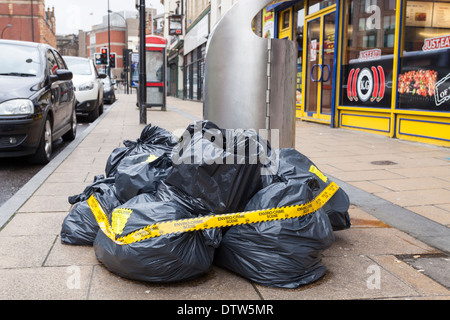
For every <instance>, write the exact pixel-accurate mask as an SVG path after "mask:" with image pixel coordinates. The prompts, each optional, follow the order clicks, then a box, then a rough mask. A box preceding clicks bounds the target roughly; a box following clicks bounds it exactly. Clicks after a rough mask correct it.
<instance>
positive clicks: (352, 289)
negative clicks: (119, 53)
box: [0, 94, 450, 300]
mask: <svg viewBox="0 0 450 320" xmlns="http://www.w3.org/2000/svg"><path fill="white" fill-rule="evenodd" d="M118 98H119V100H118V101H117V102H116V103H115V104H114V105H113V106H112V107H111V108H110V110H109V111H108V112H107V113H106V114H105V115H103V116H102V117H101V118H100V119H98V120H97V121H96V122H95V123H94V124H93V125H92V127H91V128H90V129H89V130H86V134H84V135H83V136H82V137H79V138H78V139H77V140H76V141H75V142H74V144H73V145H71V146H69V148H68V149H67V152H66V153H64V154H63V155H61V157H59V158H58V159H57V161H56V162H55V163H52V164H51V165H50V166H48V167H46V168H44V169H43V172H42V173H41V174H38V177H37V178H36V179H35V181H31V182H30V184H28V185H26V186H25V187H24V188H23V190H21V191H19V192H18V196H17V197H13V198H12V199H11V201H10V202H9V203H8V202H7V203H6V204H5V205H4V206H2V207H1V208H0V221H2V217H3V220H5V221H3V222H4V224H5V225H4V227H3V229H2V230H1V231H0V299H4V300H6V299H77V300H78V299H79V300H86V299H87V300H95V299H136V300H141V299H152V300H155V299H170V300H196V299H204V300H215V299H218V300H220V299H227V300H235V299H236V300H260V299H274V300H278V299H283V300H284V299H289V300H297V299H444V300H449V299H450V291H449V288H448V283H446V282H445V281H446V278H445V277H443V278H437V277H435V276H434V275H433V274H431V275H432V276H433V277H432V276H430V275H427V272H426V270H427V268H426V266H425V267H424V266H418V265H417V263H416V264H413V263H410V261H416V260H417V261H418V260H419V259H425V260H424V262H423V263H428V262H430V261H436V260H431V259H440V260H439V263H441V264H442V263H444V269H443V270H444V272H443V273H444V276H445V272H447V273H448V272H450V271H449V270H450V268H445V263H447V264H448V265H449V264H450V261H449V257H448V254H449V253H450V245H449V242H448V240H449V239H450V238H449V237H450V230H449V226H450V160H449V159H450V150H449V149H446V148H440V147H435V146H429V145H425V144H419V143H410V142H405V141H399V140H395V139H388V138H385V137H380V136H376V135H371V134H366V133H361V132H356V131H349V130H343V129H331V128H329V127H327V126H324V125H318V124H314V123H307V122H297V136H296V148H297V149H298V150H299V151H300V152H302V153H304V154H305V155H306V156H308V157H309V158H310V159H311V160H312V161H313V162H315V164H316V165H317V166H318V167H319V168H320V169H321V170H322V171H323V172H324V173H325V174H327V175H329V176H330V177H332V178H334V179H335V181H336V182H337V183H338V184H339V185H340V186H341V187H342V188H343V189H344V190H345V191H346V192H347V193H348V194H349V196H350V199H351V202H352V206H351V208H350V217H351V220H352V227H351V228H350V229H349V230H345V231H338V232H336V233H335V235H336V241H335V243H334V245H333V246H332V247H331V248H330V249H328V250H326V251H325V252H324V254H323V263H324V265H325V266H326V267H327V273H326V274H325V276H324V277H323V278H322V279H320V280H319V281H317V282H315V283H313V284H310V285H307V286H304V287H300V288H298V289H294V290H286V289H275V288H268V287H264V286H261V285H258V284H255V283H251V282H249V281H248V280H246V279H244V278H241V277H240V276H238V275H236V274H233V273H231V272H228V271H226V270H224V269H221V268H218V267H215V266H214V267H213V268H212V270H211V272H209V273H208V274H207V275H205V276H203V277H201V278H199V279H196V280H193V281H189V282H184V283H177V284H150V283H143V282H136V281H130V280H127V279H123V278H120V277H118V276H116V275H114V274H112V273H110V272H109V271H108V270H107V269H106V268H105V267H103V266H102V265H101V264H100V263H99V262H98V261H97V259H96V258H95V254H94V250H93V248H92V247H78V246H68V245H64V244H62V243H61V241H60V236H59V233H60V231H61V224H62V222H63V220H64V218H65V217H66V216H67V214H68V212H69V211H70V208H71V206H70V204H69V203H68V201H67V197H68V196H71V195H74V194H79V193H81V192H82V191H83V190H84V187H85V186H87V185H88V184H90V183H92V181H93V178H94V176H95V175H98V174H102V173H104V169H105V165H106V160H107V158H108V156H109V155H110V153H111V151H112V150H113V149H114V148H116V147H119V146H122V145H123V144H122V141H123V140H125V139H130V140H135V139H137V138H138V137H139V135H140V133H141V131H142V129H143V127H144V125H140V124H139V111H138V110H137V108H136V96H135V95H120V94H119V95H118ZM167 103H168V108H167V111H166V112H162V111H160V109H159V108H155V109H149V110H148V111H147V119H148V122H150V123H152V124H153V125H156V126H160V127H162V128H165V129H167V130H169V131H172V132H174V133H177V132H178V133H180V132H182V131H183V130H184V129H185V128H186V127H187V125H188V124H189V123H190V122H192V121H193V120H195V119H201V118H202V104H201V103H198V102H191V101H183V100H179V99H174V98H171V97H168V99H167ZM5 217H6V218H5ZM8 220H9V222H8V223H6V221H8ZM430 232H431V234H430ZM442 253H444V254H446V255H442ZM427 259H428V260H427ZM420 267H422V268H420ZM446 286H447V287H446Z"/></svg>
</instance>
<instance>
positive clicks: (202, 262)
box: [94, 194, 221, 283]
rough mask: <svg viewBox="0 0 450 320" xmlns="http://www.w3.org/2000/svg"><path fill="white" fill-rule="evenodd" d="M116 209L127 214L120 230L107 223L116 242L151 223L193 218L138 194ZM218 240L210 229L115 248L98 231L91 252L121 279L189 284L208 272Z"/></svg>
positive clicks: (218, 234)
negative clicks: (114, 232)
mask: <svg viewBox="0 0 450 320" xmlns="http://www.w3.org/2000/svg"><path fill="white" fill-rule="evenodd" d="M120 208H122V209H126V210H131V212H130V211H129V212H128V214H129V217H128V220H127V221H126V223H125V224H124V223H123V221H122V225H120V226H118V225H117V224H115V223H114V217H112V222H111V223H112V226H114V229H115V231H116V232H117V233H118V236H117V237H119V238H120V237H121V235H127V234H130V233H132V232H134V231H136V230H139V229H142V228H144V227H146V226H147V225H152V224H154V223H158V222H162V221H169V220H178V219H186V218H193V217H194V216H193V215H192V214H190V213H189V212H188V211H187V210H186V209H184V208H183V207H182V206H180V205H178V204H177V203H176V202H174V201H155V197H154V196H153V195H149V194H140V195H138V196H136V197H134V198H132V199H131V200H130V201H128V202H127V203H125V204H124V205H122V206H121V207H120ZM112 215H114V212H113V214H112ZM122 228H123V229H122ZM220 240H221V232H220V230H219V229H214V230H205V231H194V232H185V233H179V234H169V235H163V236H160V237H155V238H149V239H145V240H142V241H138V242H134V243H131V244H117V243H115V242H114V241H112V240H111V239H110V238H108V237H107V236H106V235H105V233H103V232H102V231H99V232H98V234H97V238H96V239H95V243H94V249H95V254H96V256H97V259H98V260H99V261H100V262H101V263H102V264H104V265H105V266H106V268H107V269H108V270H110V271H111V272H113V273H115V274H117V275H119V276H121V277H124V278H127V279H131V280H140V281H148V282H164V283H166V282H177V281H185V280H191V279H194V278H197V277H199V276H200V275H202V274H204V273H206V272H208V271H209V270H210V268H211V265H212V261H213V258H214V251H215V248H216V247H217V246H218V245H219V243H220Z"/></svg>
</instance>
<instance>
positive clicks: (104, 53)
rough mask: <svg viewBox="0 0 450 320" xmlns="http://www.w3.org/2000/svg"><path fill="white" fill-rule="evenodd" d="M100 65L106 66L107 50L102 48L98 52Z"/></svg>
mask: <svg viewBox="0 0 450 320" xmlns="http://www.w3.org/2000/svg"><path fill="white" fill-rule="evenodd" d="M100 64H108V48H102V49H101V51H100Z"/></svg>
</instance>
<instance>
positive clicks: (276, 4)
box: [266, 1, 295, 11]
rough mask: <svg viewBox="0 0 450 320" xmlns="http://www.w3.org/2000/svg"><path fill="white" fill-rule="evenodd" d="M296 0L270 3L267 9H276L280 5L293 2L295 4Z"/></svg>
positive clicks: (288, 4)
mask: <svg viewBox="0 0 450 320" xmlns="http://www.w3.org/2000/svg"><path fill="white" fill-rule="evenodd" d="M273 2H275V1H273ZM294 2H295V1H281V2H278V1H277V3H273V4H269V5H268V6H267V8H266V10H267V11H270V10H272V9H275V8H276V7H278V6H280V5H286V6H290V5H291V4H293V3H294Z"/></svg>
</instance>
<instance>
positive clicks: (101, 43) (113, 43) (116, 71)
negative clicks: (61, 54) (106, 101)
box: [79, 11, 138, 79]
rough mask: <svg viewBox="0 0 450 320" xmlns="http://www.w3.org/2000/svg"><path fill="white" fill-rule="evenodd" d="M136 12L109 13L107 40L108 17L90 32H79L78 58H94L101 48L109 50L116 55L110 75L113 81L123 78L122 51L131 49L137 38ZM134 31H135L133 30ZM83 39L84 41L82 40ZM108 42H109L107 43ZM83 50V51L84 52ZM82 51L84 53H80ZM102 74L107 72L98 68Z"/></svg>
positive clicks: (100, 67) (102, 68) (101, 67)
mask: <svg viewBox="0 0 450 320" xmlns="http://www.w3.org/2000/svg"><path fill="white" fill-rule="evenodd" d="M136 15H137V12H135V11H121V12H111V14H110V17H109V18H110V21H109V25H110V26H109V38H108V16H104V17H103V22H102V23H101V24H98V25H95V26H92V30H91V31H88V32H85V33H84V34H82V32H80V34H79V39H81V43H80V54H79V55H80V56H86V57H90V58H92V59H94V58H95V54H96V53H100V51H101V48H104V47H106V48H108V47H110V48H111V53H115V54H116V66H115V68H113V69H112V70H111V75H112V77H113V78H115V79H117V78H118V79H121V78H123V50H124V49H127V48H130V49H133V44H134V43H135V39H134V38H137V28H138V24H136V22H137V21H138V19H137V17H136ZM135 29H136V30H135ZM84 38H85V40H84ZM108 40H110V41H108ZM84 48H85V50H84ZM83 50H84V53H83V52H82V51H83ZM98 69H99V70H100V71H102V72H107V70H106V69H105V68H104V66H99V67H98Z"/></svg>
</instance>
